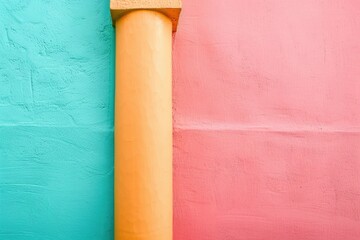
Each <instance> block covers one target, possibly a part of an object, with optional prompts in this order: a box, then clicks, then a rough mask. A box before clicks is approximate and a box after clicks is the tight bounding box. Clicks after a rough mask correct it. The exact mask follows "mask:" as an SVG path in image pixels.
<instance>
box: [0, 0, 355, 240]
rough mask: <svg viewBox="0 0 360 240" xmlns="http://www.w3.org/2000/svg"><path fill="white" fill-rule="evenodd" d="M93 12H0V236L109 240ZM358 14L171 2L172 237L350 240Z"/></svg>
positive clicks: (105, 21)
mask: <svg viewBox="0 0 360 240" xmlns="http://www.w3.org/2000/svg"><path fill="white" fill-rule="evenodd" d="M113 34H114V32H113V28H112V26H111V19H110V15H109V5H108V1H100V0H95V1H84V0H72V1H70V0H64V1H48V0H30V1H20V0H16V1H1V3H0V239H7V240H8V239H10V240H11V239H16V240H19V239H27V240H33V239H34V240H35V239H46V240H48V239H64V240H65V239H72V240H73V239H75V240H76V239H112V235H113V220H112V219H113V200H112V197H113V90H114V85H113V75H114V69H113V66H114V59H113V58H114V57H113V55H114V35H113ZM359 37H360V5H359V2H358V1H356V0H346V1H340V0H330V1H320V0H304V1H295V0H294V1H277V0H267V1H260V0H241V1H238V0H228V1H205V0H183V11H182V16H181V19H180V23H179V28H178V32H177V33H176V38H175V42H174V58H173V68H174V73H173V75H174V78H173V114H174V149H173V150H174V164H173V166H174V239H175V240H240V239H284V240H285V239H296V240H297V239H299V240H300V239H301V240H303V239H350V240H351V239H354V240H355V239H359V238H360V175H359V174H358V173H359V172H360V110H359V106H360V81H359V80H358V76H360V67H359V64H358V63H359V62H360V43H359V41H358V39H359Z"/></svg>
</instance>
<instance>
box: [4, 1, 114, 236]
mask: <svg viewBox="0 0 360 240" xmlns="http://www.w3.org/2000/svg"><path fill="white" fill-rule="evenodd" d="M113 91H114V30H113V28H112V26H111V18H110V14H109V1H104V0H93V1H89V0H62V1H50V0H2V1H1V2H0V239H4V240H12V239H16V240H17V239H26V240H33V239H37V240H40V239H44V240H52V239H56V240H58V239H69V240H77V239H86V240H90V239H96V240H100V239H101V240H106V239H112V235H113V95H114V93H113Z"/></svg>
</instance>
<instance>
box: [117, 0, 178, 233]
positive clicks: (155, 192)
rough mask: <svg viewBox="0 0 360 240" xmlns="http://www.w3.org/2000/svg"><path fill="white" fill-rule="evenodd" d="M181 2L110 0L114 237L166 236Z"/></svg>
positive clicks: (169, 229)
mask: <svg viewBox="0 0 360 240" xmlns="http://www.w3.org/2000/svg"><path fill="white" fill-rule="evenodd" d="M169 4H170V5H169ZM180 4H181V3H180V1H177V0H174V1H162V0H154V1H149V0H143V1H126V0H118V1H111V13H112V17H113V20H114V25H115V27H116V83H115V85H116V89H115V163H114V164H115V179H114V180H115V184H114V185H115V206H114V209H115V215H114V216H115V240H171V239H172V94H171V92H172V84H171V83H172V76H171V74H172V67H171V66H172V63H171V61H172V57H171V51H172V31H173V30H175V29H176V25H177V24H176V23H177V19H178V16H179V13H180V7H181V5H180Z"/></svg>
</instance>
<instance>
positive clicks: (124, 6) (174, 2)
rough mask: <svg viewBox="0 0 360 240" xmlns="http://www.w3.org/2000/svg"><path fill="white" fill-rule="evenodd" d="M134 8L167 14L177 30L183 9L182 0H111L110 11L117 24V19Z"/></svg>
mask: <svg viewBox="0 0 360 240" xmlns="http://www.w3.org/2000/svg"><path fill="white" fill-rule="evenodd" d="M133 10H154V11H158V12H161V13H163V14H164V15H166V16H167V17H168V18H170V20H171V21H172V24H173V32H176V29H177V25H178V20H179V16H180V11H181V0H110V12H111V17H112V20H113V24H114V25H115V22H116V20H118V19H119V18H121V17H122V16H123V15H125V14H127V13H128V12H131V11H133Z"/></svg>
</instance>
